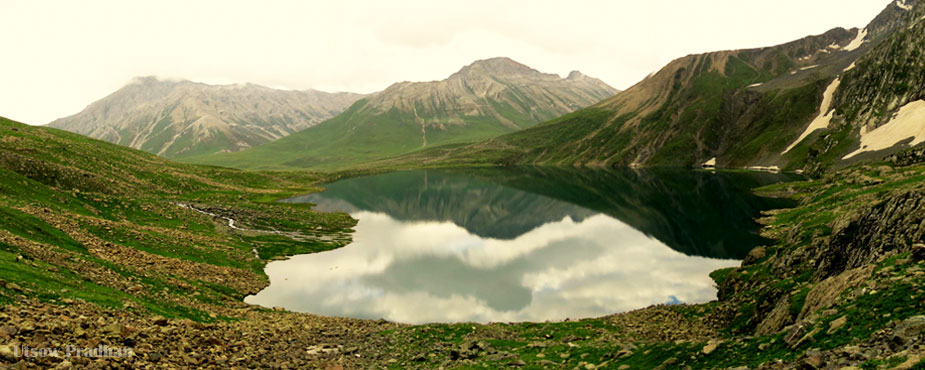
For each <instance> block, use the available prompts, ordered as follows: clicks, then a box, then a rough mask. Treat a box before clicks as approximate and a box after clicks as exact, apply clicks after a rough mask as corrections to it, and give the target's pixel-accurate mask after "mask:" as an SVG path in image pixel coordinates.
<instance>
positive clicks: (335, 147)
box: [189, 58, 618, 169]
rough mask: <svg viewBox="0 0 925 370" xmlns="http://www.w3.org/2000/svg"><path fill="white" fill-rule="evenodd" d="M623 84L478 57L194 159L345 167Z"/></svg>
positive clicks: (571, 106) (481, 132)
mask: <svg viewBox="0 0 925 370" xmlns="http://www.w3.org/2000/svg"><path fill="white" fill-rule="evenodd" d="M617 92H618V90H616V89H614V88H612V87H610V86H608V85H607V84H605V83H604V82H602V81H600V80H598V79H595V78H591V77H588V76H585V75H583V74H581V73H580V72H578V71H574V72H571V73H570V74H569V75H568V76H567V77H565V78H562V77H560V76H558V75H555V74H547V73H541V72H539V71H537V70H534V69H532V68H530V67H527V66H525V65H523V64H520V63H518V62H515V61H513V60H511V59H508V58H493V59H487V60H479V61H476V62H474V63H472V64H470V65H468V66H465V67H463V68H462V69H460V70H459V72H456V73H454V74H453V75H451V76H450V77H449V78H447V79H445V80H442V81H431V82H402V83H396V84H394V85H392V86H390V87H388V88H387V89H385V90H384V91H381V92H379V93H376V94H372V95H370V96H368V97H366V98H363V99H361V100H360V101H358V102H356V103H355V104H354V105H352V106H351V107H350V108H349V109H347V111H346V112H344V113H343V114H341V115H338V116H337V117H335V118H333V119H331V120H328V121H326V122H324V123H322V124H320V125H317V126H314V127H312V128H310V129H307V130H303V131H301V132H299V133H297V134H294V135H291V136H288V137H286V138H283V139H280V140H277V141H274V142H272V143H269V144H266V145H262V146H260V147H257V148H253V149H250V150H246V151H242V152H239V153H223V154H219V155H213V156H204V157H197V158H190V159H189V161H190V162H195V163H205V164H213V165H220V166H227V167H240V168H250V169H279V168H324V169H330V168H341V167H347V166H350V165H356V164H359V163H365V162H369V161H372V160H376V159H382V158H386V157H391V156H396V155H400V154H404V153H408V152H412V151H415V150H419V149H422V148H429V147H434V146H439V145H443V144H459V143H471V142H477V141H480V140H484V139H488V138H491V137H494V136H498V135H502V134H506V133H510V132H516V131H519V130H521V129H525V128H529V127H532V126H534V125H536V124H538V123H540V122H543V121H546V120H549V119H552V118H555V117H558V116H561V115H563V114H566V113H569V112H573V111H575V110H578V109H580V108H583V107H586V106H589V105H591V104H594V103H596V102H598V101H600V100H602V99H605V98H607V97H610V96H612V95H614V94H616V93H617Z"/></svg>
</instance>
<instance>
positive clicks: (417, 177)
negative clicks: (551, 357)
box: [246, 168, 794, 323]
mask: <svg viewBox="0 0 925 370" xmlns="http://www.w3.org/2000/svg"><path fill="white" fill-rule="evenodd" d="M793 179H794V178H791V177H788V175H783V174H768V173H710V172H701V171H681V170H670V171H669V170H663V171H629V170H620V171H603V170H575V169H558V168H556V169H538V168H526V169H474V170H473V169H467V170H459V169H447V170H419V171H406V172H394V173H387V174H381V175H373V176H364V177H356V178H349V179H344V180H340V181H337V182H334V183H331V184H327V185H325V188H326V189H327V190H326V191H324V192H322V193H316V194H310V195H306V196H301V197H296V198H292V199H288V200H286V201H287V202H298V203H313V204H316V205H317V206H316V209H317V210H321V211H343V212H348V213H350V214H351V215H352V216H353V217H354V218H356V219H358V220H359V223H358V224H357V226H356V228H355V230H356V232H355V233H354V234H353V242H352V243H351V244H349V245H347V246H345V247H343V248H341V249H337V250H333V251H328V252H323V253H317V254H310V255H301V256H294V257H292V258H290V259H289V260H286V261H276V262H271V263H270V264H268V265H267V267H266V273H267V275H268V276H269V277H270V281H271V283H270V286H269V287H267V288H266V289H265V290H263V291H261V292H260V293H258V294H257V295H254V296H250V297H247V299H246V301H247V302H249V303H253V304H259V305H263V306H267V307H277V306H278V307H284V308H286V309H290V310H293V311H299V312H308V313H314V314H321V315H329V316H348V317H356V318H368V319H379V318H384V319H388V320H393V321H398V322H404V323H423V322H469V321H473V322H499V321H502V322H505V321H545V320H563V319H566V318H571V319H577V318H584V317H595V316H602V315H606V314H611V313H617V312H624V311H628V310H633V309H637V308H642V307H646V306H649V305H652V304H674V303H699V302H705V301H709V300H712V299H715V295H716V288H715V286H714V283H713V281H712V280H711V279H710V278H709V276H708V274H709V273H710V272H711V271H714V270H716V269H720V268H724V267H731V266H737V265H738V264H739V261H740V260H741V259H742V258H743V257H744V256H745V255H746V254H747V253H748V251H750V250H751V249H752V248H753V247H755V246H758V245H762V244H766V243H767V241H766V240H764V239H763V238H761V237H760V236H759V235H758V230H759V225H758V224H757V223H755V221H754V219H755V218H757V217H759V216H760V212H761V211H762V210H767V209H772V208H781V207H787V206H790V205H791V204H790V202H789V201H786V200H780V199H769V198H761V197H757V196H755V195H754V194H753V193H752V192H751V189H752V188H754V187H757V186H762V185H767V184H772V183H776V182H781V181H788V180H793Z"/></svg>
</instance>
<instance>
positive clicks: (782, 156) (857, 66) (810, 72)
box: [388, 0, 925, 172]
mask: <svg viewBox="0 0 925 370" xmlns="http://www.w3.org/2000/svg"><path fill="white" fill-rule="evenodd" d="M923 19H925V5H923V3H922V2H920V1H912V0H907V1H901V0H899V1H895V2H891V3H890V5H889V6H887V8H886V9H885V10H884V11H883V12H882V13H881V14H880V15H878V16H877V17H876V18H875V19H874V20H873V21H872V22H870V24H868V25H867V26H866V27H865V28H863V29H850V30H847V29H842V28H836V29H833V30H831V31H828V32H826V33H824V34H822V35H817V36H810V37H806V38H803V39H800V40H797V41H793V42H790V43H787V44H783V45H779V46H774V47H765V48H758V49H748V50H732V51H721V52H712V53H706V54H699V55H689V56H685V57H682V58H679V59H677V60H675V61H673V62H671V63H669V64H668V65H667V66H665V67H664V68H663V69H661V70H660V71H658V72H657V73H654V74H653V75H651V76H649V77H647V78H646V79H644V80H642V81H641V82H639V83H638V84H636V85H634V86H632V87H631V88H629V89H627V90H626V91H624V92H622V93H620V94H617V95H615V96H613V97H611V98H609V99H606V100H604V101H602V102H600V103H598V104H595V105H593V106H590V107H588V108H585V109H582V110H579V111H577V112H574V113H572V114H568V115H565V116H562V117H558V118H556V119H553V120H551V121H548V122H545V123H543V124H540V125H538V126H536V127H533V128H530V129H527V130H523V131H520V132H516V133H512V134H508V135H503V136H499V137H497V138H493V139H490V140H487V141H484V142H481V143H476V144H472V145H467V146H455V147H445V148H432V149H430V150H427V151H423V152H420V153H415V154H412V155H410V156H407V157H405V158H403V159H400V160H397V161H390V162H388V164H391V165H394V164H395V163H399V164H402V163H429V164H507V165H524V164H550V165H583V166H602V167H613V166H630V167H635V166H679V167H700V166H701V165H702V164H704V163H706V162H711V163H716V165H717V166H718V167H728V168H735V167H738V168H741V167H751V166H760V167H765V168H774V167H778V168H782V169H789V170H803V171H808V172H820V171H822V170H823V169H825V168H830V167H833V166H836V167H839V166H844V165H848V164H851V163H855V162H857V161H859V160H864V159H875V158H882V157H883V156H885V155H887V154H890V153H892V152H896V151H899V150H902V149H905V148H908V147H909V146H913V145H916V144H918V143H920V142H922V141H925V102H923V101H922V99H923V98H925V54H923V52H922V43H921V40H923V39H925V22H923Z"/></svg>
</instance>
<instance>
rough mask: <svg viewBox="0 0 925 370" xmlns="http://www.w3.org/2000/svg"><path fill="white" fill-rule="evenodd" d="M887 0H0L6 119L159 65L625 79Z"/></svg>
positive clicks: (863, 20)
mask: <svg viewBox="0 0 925 370" xmlns="http://www.w3.org/2000/svg"><path fill="white" fill-rule="evenodd" d="M888 4H889V1H885V0H775V1H753V0H745V1H743V0H660V1H645V0H633V1H627V0H599V1H591V0H569V1H543V0H525V1H504V0H465V1H443V0H440V1H435V0H413V1H383V0H366V1H361V0H340V1H334V0H332V1H294V0H293V1H282V0H280V1H276V0H267V1H231V0H220V1H192V0H182V1H166V0H158V1H126V0H115V1H64V0H62V1H41V0H23V1H18V0H0V25H2V26H0V27H2V32H0V47H2V51H3V57H2V62H0V66H2V68H0V116H5V117H8V118H11V119H15V120H19V121H24V122H26V123H31V124H45V123H48V122H50V121H51V120H53V119H55V118H58V117H62V116H67V115H71V114H74V113H77V112H79V111H80V110H81V109H83V108H84V107H85V106H86V105H88V104H90V103H92V102H93V101H95V100H97V99H100V98H102V97H104V96H106V95H108V94H109V93H111V92H113V91H115V90H117V89H118V88H119V87H121V86H123V85H125V84H126V83H128V82H129V81H130V80H131V79H132V77H134V76H143V75H156V76H161V77H169V78H184V79H189V80H193V81H199V82H206V83H245V82H251V83H256V84H261V85H266V86H271V87H277V88H286V89H308V88H314V89H319V90H324V91H353V92H364V93H369V92H374V91H378V90H382V89H384V88H385V87H387V86H388V85H390V84H392V83H393V82H397V81H427V80H439V79H443V78H446V77H447V76H448V75H450V74H451V73H453V72H455V71H456V70H458V69H459V68H460V67H462V66H463V65H466V64H469V63H471V62H472V61H474V60H477V59H484V58H490V57H495V56H507V57H511V58H513V59H514V60H517V61H519V62H521V63H524V64H526V65H529V66H531V67H533V68H535V69H538V70H540V71H543V72H550V73H557V74H560V75H565V74H567V73H568V72H569V71H571V70H575V69H577V70H580V71H582V72H584V73H585V74H588V75H590V76H594V77H598V78H601V79H603V80H604V81H605V82H607V83H609V84H611V85H613V86H614V87H617V88H620V89H625V88H627V87H629V86H631V85H632V84H634V83H636V82H638V81H639V80H640V79H642V78H643V77H645V76H646V75H648V74H649V73H650V72H653V71H655V70H657V69H659V68H660V67H661V66H663V65H664V64H666V63H667V62H669V61H671V60H672V59H674V58H677V57H680V56H683V55H686V54H691V53H701V52H707V51H714V50H724V49H739V48H749V47H759V46H769V45H775V44H780V43H783V42H787V41H791V40H795V39H798V38H801V37H803V36H806V35H810V34H820V33H823V32H825V31H827V30H829V29H831V28H834V27H845V28H851V27H863V26H864V25H866V24H867V23H868V22H869V21H870V20H871V19H873V18H874V17H875V16H876V15H877V14H878V13H879V12H880V11H881V10H882V9H883V8H884V7H886V6H887V5H888Z"/></svg>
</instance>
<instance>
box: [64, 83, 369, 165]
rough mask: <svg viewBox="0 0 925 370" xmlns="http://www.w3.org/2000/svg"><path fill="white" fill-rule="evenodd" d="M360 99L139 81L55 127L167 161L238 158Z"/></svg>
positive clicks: (309, 92)
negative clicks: (213, 155)
mask: <svg viewBox="0 0 925 370" xmlns="http://www.w3.org/2000/svg"><path fill="white" fill-rule="evenodd" d="M362 97H363V95H360V94H352V93H326V92H321V91H315V90H307V91H289V90H276V89H271V88H267V87H263V86H259V85H253V84H244V85H222V86H214V85H207V84H202V83H196V82H191V81H176V80H166V79H158V78H156V77H139V78H135V79H134V80H133V81H132V82H131V83H129V84H128V85H126V86H125V87H123V88H121V89H119V90H118V91H116V92H114V93H112V94H111V95H109V96H107V97H105V98H103V99H101V100H99V101H97V102H95V103H93V104H91V105H89V106H88V107H87V108H86V109H84V110H83V111H81V112H80V113H77V114H75V115H73V116H70V117H65V118H61V119H58V120H55V121H53V122H51V123H50V124H49V126H51V127H54V128H60V129H64V130H67V131H71V132H75V133H79V134H82V135H85V136H89V137H92V138H95V139H101V140H105V141H108V142H111V143H115V144H120V145H124V146H128V147H131V148H134V149H140V150H143V151H146V152H149V153H153V154H157V155H160V156H163V157H167V158H183V157H189V156H195V155H203V154H210V153H218V152H234V151H238V150H243V149H247V148H250V147H254V146H257V145H260V144H263V143H267V142H270V141H273V140H276V139H279V138H281V137H284V136H286V135H289V134H292V133H294V132H297V131H300V130H303V129H306V128H308V127H311V126H314V125H316V124H318V123H321V122H322V121H324V120H326V119H329V118H331V117H334V116H335V115H337V114H339V113H341V112H343V111H344V109H346V108H347V107H348V106H350V104H352V103H354V102H355V101H357V100H359V99H360V98H362Z"/></svg>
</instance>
